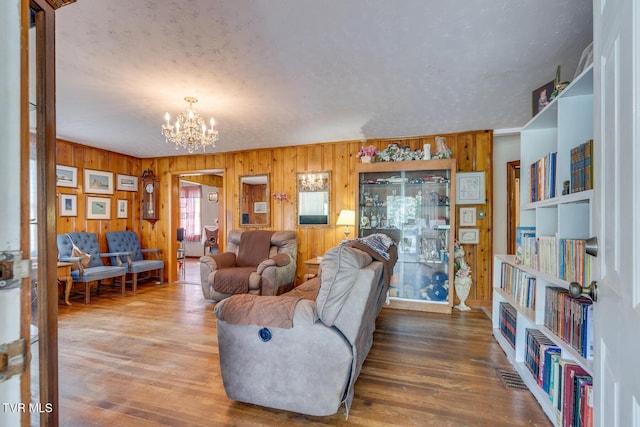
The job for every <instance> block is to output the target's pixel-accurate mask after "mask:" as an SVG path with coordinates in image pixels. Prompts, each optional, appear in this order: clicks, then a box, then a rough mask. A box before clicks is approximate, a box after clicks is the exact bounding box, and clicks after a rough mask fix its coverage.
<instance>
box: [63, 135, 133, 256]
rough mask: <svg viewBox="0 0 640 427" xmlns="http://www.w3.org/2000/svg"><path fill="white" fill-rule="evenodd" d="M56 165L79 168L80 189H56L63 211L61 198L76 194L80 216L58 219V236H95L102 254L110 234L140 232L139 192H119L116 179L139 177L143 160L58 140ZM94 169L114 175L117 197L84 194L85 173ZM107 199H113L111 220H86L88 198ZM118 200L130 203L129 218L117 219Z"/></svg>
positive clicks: (105, 249) (106, 248)
mask: <svg viewBox="0 0 640 427" xmlns="http://www.w3.org/2000/svg"><path fill="white" fill-rule="evenodd" d="M56 162H57V164H60V165H65V166H73V167H76V168H78V187H77V188H69V187H56V196H57V200H58V202H57V206H56V209H57V210H59V208H60V203H59V200H60V195H61V194H75V195H76V196H77V198H78V215H77V216H75V217H61V216H58V219H57V233H58V234H61V233H68V232H71V231H87V232H90V233H96V234H97V235H98V241H99V243H100V248H101V250H102V251H104V252H107V250H108V247H107V241H106V237H105V233H107V232H108V231H118V230H132V231H138V232H140V231H141V230H140V229H139V226H140V212H139V209H138V208H139V205H140V192H139V191H121V190H116V189H115V188H116V177H117V175H118V174H123V175H133V176H137V177H140V175H141V174H142V171H141V167H140V165H141V160H140V159H138V158H135V157H131V156H125V155H122V154H118V153H114V152H110V151H105V150H100V149H98V148H94V147H87V146H85V145H80V144H75V143H73V142H69V141H64V140H58V141H57V144H56ZM85 169H94V170H101V171H106V172H112V173H113V180H114V181H113V183H114V193H113V194H112V195H108V194H95V195H94V194H90V193H85V191H84V170H85ZM91 195H94V196H99V197H107V198H109V199H111V219H109V220H95V219H87V215H86V213H87V211H86V200H87V196H91ZM118 200H127V201H128V205H129V206H128V208H129V211H128V218H126V219H120V218H116V209H117V201H118Z"/></svg>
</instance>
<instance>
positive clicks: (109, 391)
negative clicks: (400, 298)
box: [59, 284, 551, 427]
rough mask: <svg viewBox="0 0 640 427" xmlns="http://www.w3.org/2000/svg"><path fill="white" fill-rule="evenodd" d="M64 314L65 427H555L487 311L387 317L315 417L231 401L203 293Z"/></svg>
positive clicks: (391, 313) (164, 293)
mask: <svg viewBox="0 0 640 427" xmlns="http://www.w3.org/2000/svg"><path fill="white" fill-rule="evenodd" d="M72 302H73V305H72V306H65V305H62V304H61V305H60V306H59V364H60V371H59V381H60V387H59V389H60V408H59V412H60V425H61V426H65V427H67V426H83V427H84V426H154V425H171V426H253V425H261V426H271V425H273V426H276V425H277V426H280V425H359V426H389V425H398V426H471V425H473V426H531V425H537V426H550V425H551V424H550V422H549V421H548V419H547V418H546V416H545V415H544V413H543V411H542V409H541V408H540V407H539V406H538V404H537V402H536V401H535V399H534V397H533V396H532V395H531V394H530V393H529V392H528V391H526V390H514V389H510V388H507V387H506V386H504V385H503V383H502V381H501V380H500V377H499V376H498V374H497V373H498V371H499V370H507V371H513V369H512V368H511V366H510V365H509V363H508V362H507V360H506V357H505V355H504V353H503V352H502V350H501V349H500V348H499V346H498V344H497V343H496V342H495V341H494V340H493V338H492V336H491V331H490V329H491V323H490V320H489V318H488V317H487V316H486V314H485V313H484V312H483V311H480V310H473V311H471V312H466V313H460V312H457V311H456V312H455V313H454V314H453V315H451V316H448V315H441V314H427V313H418V312H409V311H401V310H392V309H383V311H382V313H381V314H380V316H379V318H378V321H377V331H376V333H375V337H374V344H373V347H372V349H371V352H370V353H369V356H368V358H367V360H366V361H365V364H364V366H363V368H362V372H361V374H360V377H359V379H358V381H357V382H356V386H355V399H354V401H353V405H352V407H351V411H350V413H349V418H348V420H345V417H344V414H343V413H342V410H343V409H344V407H342V408H341V409H340V412H339V413H338V414H336V415H333V416H329V417H310V416H305V415H300V414H295V413H290V412H286V411H279V410H273V409H269V408H262V407H259V406H255V405H249V404H244V403H239V402H235V401H232V400H230V399H228V398H227V397H226V395H225V393H224V389H223V386H222V379H221V377H220V370H219V364H218V349H217V336H216V323H215V316H214V314H213V304H211V303H208V302H206V301H205V300H204V299H203V298H202V292H201V290H200V286H199V285H190V284H165V285H162V286H155V285H153V284H143V285H141V286H139V288H138V292H137V293H136V294H135V295H133V294H128V295H127V296H124V297H122V296H120V295H119V294H118V293H117V292H113V293H108V292H107V293H101V294H100V295H97V296H95V297H92V298H91V304H90V305H87V306H85V305H84V304H82V302H81V301H80V300H79V299H76V300H72Z"/></svg>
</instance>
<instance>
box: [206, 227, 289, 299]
mask: <svg viewBox="0 0 640 427" xmlns="http://www.w3.org/2000/svg"><path fill="white" fill-rule="evenodd" d="M297 251H298V239H297V237H296V233H295V232H294V231H275V232H274V231H264V230H250V231H242V230H231V231H230V232H229V237H228V239H227V242H226V252H224V253H221V254H213V255H205V256H203V257H201V258H200V279H201V284H202V294H203V295H204V298H205V299H207V300H212V301H221V300H223V299H225V298H227V297H229V296H231V295H234V294H242V293H249V294H256V295H280V294H282V293H284V292H287V291H289V290H291V289H292V288H293V284H294V280H295V276H296V256H297Z"/></svg>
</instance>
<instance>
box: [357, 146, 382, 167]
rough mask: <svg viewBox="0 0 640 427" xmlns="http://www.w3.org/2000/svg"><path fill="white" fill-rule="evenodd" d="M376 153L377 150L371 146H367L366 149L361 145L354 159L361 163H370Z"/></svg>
mask: <svg viewBox="0 0 640 427" xmlns="http://www.w3.org/2000/svg"><path fill="white" fill-rule="evenodd" d="M377 152H378V149H377V148H376V147H375V146H373V145H367V146H366V147H365V146H364V145H363V146H362V147H361V148H360V151H358V154H356V157H358V158H360V160H362V163H371V162H372V161H373V158H374V156H375V155H376V153H377Z"/></svg>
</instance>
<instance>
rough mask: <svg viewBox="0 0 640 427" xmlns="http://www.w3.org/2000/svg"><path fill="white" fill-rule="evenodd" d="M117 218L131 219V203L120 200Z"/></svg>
mask: <svg viewBox="0 0 640 427" xmlns="http://www.w3.org/2000/svg"><path fill="white" fill-rule="evenodd" d="M116 218H129V201H128V200H124V199H118V205H117V209H116Z"/></svg>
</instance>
